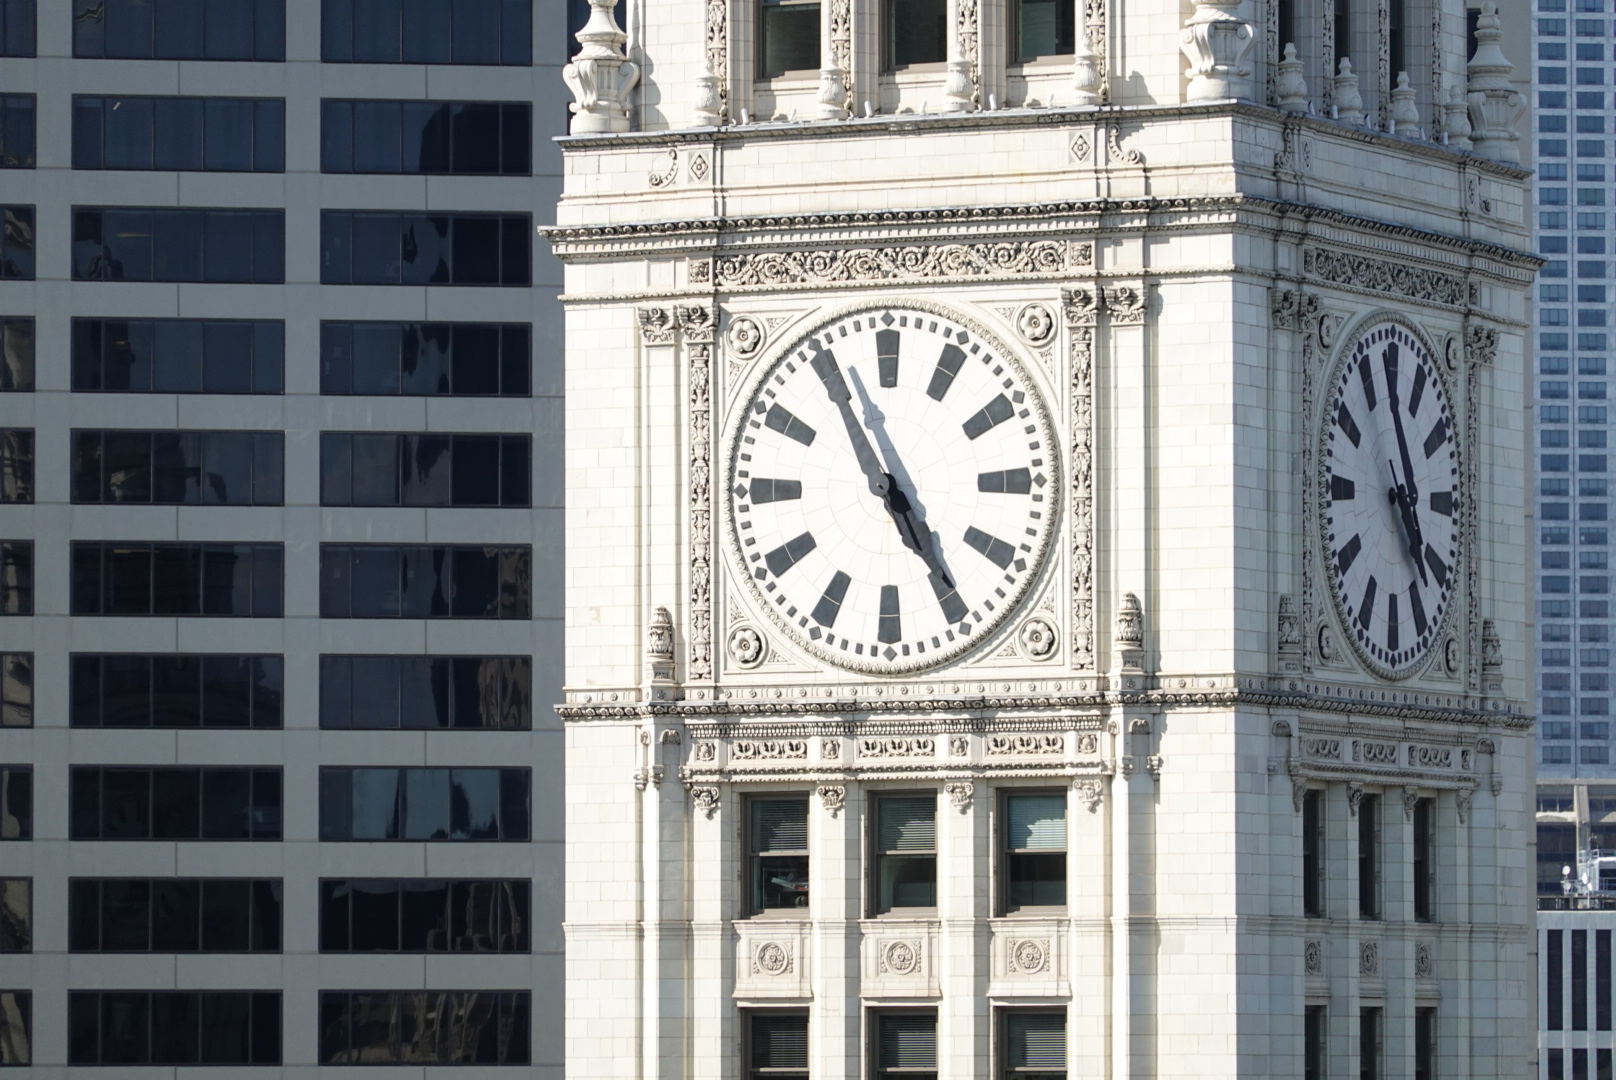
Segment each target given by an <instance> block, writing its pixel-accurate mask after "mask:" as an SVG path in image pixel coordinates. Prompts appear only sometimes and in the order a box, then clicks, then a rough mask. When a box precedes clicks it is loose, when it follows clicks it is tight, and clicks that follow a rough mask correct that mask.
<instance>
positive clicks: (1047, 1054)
mask: <svg viewBox="0 0 1616 1080" xmlns="http://www.w3.org/2000/svg"><path fill="white" fill-rule="evenodd" d="M999 1057H1000V1060H1001V1061H1003V1062H1004V1077H1005V1080H1066V1014H1065V1013H1064V1012H1034V1011H1031V1010H1027V1009H1011V1010H1007V1011H1006V1012H1005V1014H1004V1042H1003V1044H1002V1048H1001V1050H1000V1054H999Z"/></svg>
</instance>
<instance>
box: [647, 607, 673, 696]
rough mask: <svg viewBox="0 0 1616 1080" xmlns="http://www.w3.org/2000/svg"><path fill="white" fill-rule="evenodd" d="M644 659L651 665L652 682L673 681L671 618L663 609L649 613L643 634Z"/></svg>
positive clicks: (666, 610)
mask: <svg viewBox="0 0 1616 1080" xmlns="http://www.w3.org/2000/svg"><path fill="white" fill-rule="evenodd" d="M645 659H646V660H647V661H648V662H649V663H650V665H651V680H652V681H653V682H672V681H673V616H672V615H670V614H669V613H668V609H667V608H665V607H658V608H657V609H656V610H655V611H654V612H652V613H651V625H650V626H649V627H647V628H646V632H645Z"/></svg>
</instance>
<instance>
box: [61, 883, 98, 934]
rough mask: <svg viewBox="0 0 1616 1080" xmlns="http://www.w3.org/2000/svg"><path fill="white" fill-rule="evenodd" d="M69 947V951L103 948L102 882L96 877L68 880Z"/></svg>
mask: <svg viewBox="0 0 1616 1080" xmlns="http://www.w3.org/2000/svg"><path fill="white" fill-rule="evenodd" d="M67 949H68V951H69V952H99V951H100V949H101V882H100V881H98V880H96V879H94V878H70V879H69V880H68V883H67Z"/></svg>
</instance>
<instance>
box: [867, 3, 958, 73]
mask: <svg viewBox="0 0 1616 1080" xmlns="http://www.w3.org/2000/svg"><path fill="white" fill-rule="evenodd" d="M881 2H882V6H883V7H884V8H885V11H884V12H883V14H884V18H883V19H882V27H881V31H882V35H883V37H884V38H885V42H884V44H885V49H884V50H883V51H884V52H885V53H886V56H885V63H884V64H883V67H884V68H885V69H886V70H887V71H895V70H897V69H899V68H905V67H908V66H909V65H911V64H941V63H942V62H943V61H945V60H947V59H948V0H881Z"/></svg>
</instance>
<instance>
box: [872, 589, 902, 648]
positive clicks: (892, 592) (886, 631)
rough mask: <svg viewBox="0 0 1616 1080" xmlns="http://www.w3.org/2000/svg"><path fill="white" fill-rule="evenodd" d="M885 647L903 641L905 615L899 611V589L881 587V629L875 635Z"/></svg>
mask: <svg viewBox="0 0 1616 1080" xmlns="http://www.w3.org/2000/svg"><path fill="white" fill-rule="evenodd" d="M875 637H876V640H877V641H880V642H881V643H882V644H884V645H891V644H892V643H893V642H895V641H901V640H903V613H902V612H901V611H899V610H898V587H897V586H896V585H883V586H881V629H880V630H879V631H878V632H877V633H876V635H875Z"/></svg>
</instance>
